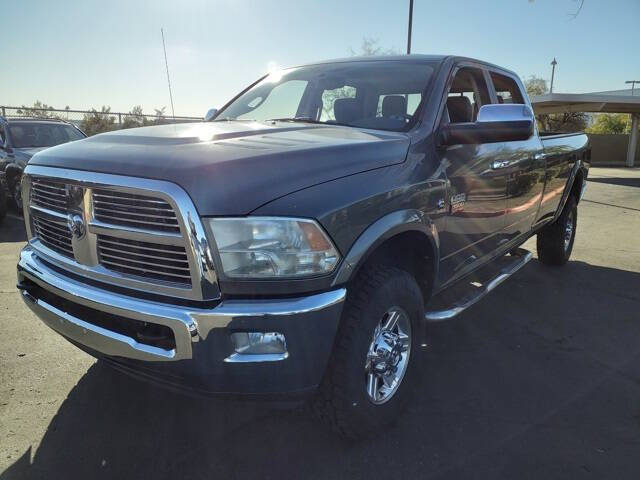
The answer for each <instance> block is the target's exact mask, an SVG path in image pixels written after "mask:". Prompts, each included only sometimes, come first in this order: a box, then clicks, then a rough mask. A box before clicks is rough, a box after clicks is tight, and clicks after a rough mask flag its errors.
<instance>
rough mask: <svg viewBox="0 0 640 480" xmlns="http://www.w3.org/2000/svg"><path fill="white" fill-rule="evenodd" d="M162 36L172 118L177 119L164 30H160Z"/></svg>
mask: <svg viewBox="0 0 640 480" xmlns="http://www.w3.org/2000/svg"><path fill="white" fill-rule="evenodd" d="M160 33H161V34H162V49H163V50H164V66H165V67H166V68H167V84H168V85H169V99H170V100H171V116H172V117H174V118H175V116H176V112H175V110H174V109H173V95H172V93H171V80H170V79H169V62H167V47H165V45H164V30H163V29H162V28H160Z"/></svg>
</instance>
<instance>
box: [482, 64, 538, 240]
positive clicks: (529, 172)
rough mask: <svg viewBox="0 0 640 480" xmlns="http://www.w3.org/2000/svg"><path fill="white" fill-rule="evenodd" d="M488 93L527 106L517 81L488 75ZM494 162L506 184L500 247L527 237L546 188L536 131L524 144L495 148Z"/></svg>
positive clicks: (499, 100) (498, 73)
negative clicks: (503, 176) (489, 88)
mask: <svg viewBox="0 0 640 480" xmlns="http://www.w3.org/2000/svg"><path fill="white" fill-rule="evenodd" d="M489 79H490V82H491V93H492V96H494V99H495V101H496V102H497V103H513V104H523V105H524V104H527V103H528V101H527V100H526V95H525V93H524V90H523V89H522V85H521V84H520V80H519V79H518V78H517V77H515V76H514V75H512V74H510V73H507V72H502V71H497V70H495V71H494V70H490V71H489ZM496 146H497V147H499V151H498V152H497V155H498V156H497V157H496V160H498V162H497V163H496V165H499V169H500V170H501V171H502V173H503V174H504V175H505V178H506V182H507V211H506V215H505V229H504V234H503V238H502V239H501V242H502V243H507V242H509V241H511V240H514V239H516V238H517V237H519V236H521V235H526V234H527V233H528V232H529V231H530V230H531V226H532V224H533V222H534V220H535V219H536V216H537V213H538V209H539V207H540V201H541V199H542V192H543V189H544V185H545V158H544V153H543V148H542V142H541V141H540V138H539V136H538V134H537V131H536V132H534V134H533V135H532V136H531V137H530V138H529V139H527V140H522V141H515V142H504V143H500V144H496Z"/></svg>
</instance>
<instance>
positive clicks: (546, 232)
mask: <svg viewBox="0 0 640 480" xmlns="http://www.w3.org/2000/svg"><path fill="white" fill-rule="evenodd" d="M577 224H578V205H577V203H576V199H575V197H573V196H571V197H569V199H568V200H567V203H566V204H565V206H564V209H563V210H562V213H561V214H560V216H559V217H558V219H557V220H556V221H555V222H553V223H552V224H551V225H548V226H547V227H545V228H544V229H543V230H542V231H541V232H540V233H538V238H537V249H538V259H539V260H540V261H541V262H542V263H544V264H546V265H557V266H560V265H564V264H565V263H567V262H568V261H569V257H570V256H571V252H572V250H573V242H574V241H575V238H576V226H577Z"/></svg>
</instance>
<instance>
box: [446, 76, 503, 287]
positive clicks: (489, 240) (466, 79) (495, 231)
mask: <svg viewBox="0 0 640 480" xmlns="http://www.w3.org/2000/svg"><path fill="white" fill-rule="evenodd" d="M488 85H489V84H488V78H487V76H486V72H485V71H484V70H483V69H482V68H479V67H478V68H476V67H473V66H462V67H458V69H457V71H454V73H453V74H452V76H451V77H450V80H449V86H448V88H447V96H446V98H445V99H443V103H444V107H443V111H442V116H441V121H440V126H441V127H442V126H444V125H446V124H447V123H465V122H474V121H475V120H476V117H477V114H478V111H479V109H480V107H481V106H482V105H485V104H488V103H491V95H490V93H489V87H488ZM437 151H438V152H439V155H440V159H439V160H440V165H441V168H443V169H444V171H445V172H446V175H447V179H448V181H449V185H448V189H447V190H448V193H447V197H448V202H447V205H446V206H445V208H448V209H449V215H448V216H447V221H446V227H445V229H444V231H443V232H441V234H440V238H441V257H440V258H441V264H440V269H441V275H442V276H441V278H442V281H443V283H447V282H448V281H451V280H453V279H455V278H457V277H459V276H462V275H464V274H465V273H466V272H468V271H469V270H471V269H473V268H475V267H476V266H477V265H478V264H480V263H481V262H482V260H483V259H485V258H486V257H487V256H489V255H490V254H491V253H492V252H493V251H494V250H495V249H496V247H497V246H498V243H499V240H500V235H501V233H502V231H503V229H504V212H505V209H506V191H507V183H506V176H505V172H504V171H501V170H495V169H493V168H492V163H493V162H494V161H495V160H496V158H497V157H498V156H499V155H501V151H500V147H499V146H498V145H497V144H495V143H487V144H470V145H450V146H447V147H441V148H439V149H438V150H437Z"/></svg>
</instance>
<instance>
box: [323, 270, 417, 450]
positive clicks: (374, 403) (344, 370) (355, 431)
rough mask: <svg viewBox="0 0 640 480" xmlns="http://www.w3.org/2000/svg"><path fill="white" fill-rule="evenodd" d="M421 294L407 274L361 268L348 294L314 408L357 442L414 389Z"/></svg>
mask: <svg viewBox="0 0 640 480" xmlns="http://www.w3.org/2000/svg"><path fill="white" fill-rule="evenodd" d="M422 321H424V303H423V297H422V293H421V291H420V288H419V287H418V284H417V283H416V281H415V279H414V278H413V277H412V276H411V275H410V274H408V273H407V272H405V271H403V270H400V269H398V268H395V267H388V266H384V265H372V266H367V267H365V268H364V270H363V271H362V272H361V273H360V274H359V275H358V278H357V279H356V281H355V282H354V285H353V286H352V288H350V290H349V294H348V297H347V304H346V305H345V310H344V312H343V318H342V322H341V325H340V328H339V330H338V334H337V337H336V341H335V345H334V349H333V353H332V358H331V360H330V364H329V367H328V370H327V373H326V374H325V378H324V381H323V384H322V386H321V387H320V391H319V392H318V395H317V397H316V399H315V401H314V410H315V412H316V414H317V415H318V416H320V417H321V418H322V419H323V420H325V421H327V422H329V423H330V424H331V426H332V427H333V428H334V429H335V430H337V431H338V432H339V433H341V434H343V435H345V436H348V437H351V438H359V437H365V436H368V435H370V434H372V433H374V432H376V431H380V430H381V429H383V428H385V427H387V426H388V425H389V424H390V423H392V422H393V420H395V418H397V416H398V415H399V414H400V412H401V411H402V409H403V408H404V406H405V404H406V402H407V400H408V399H409V398H410V394H411V393H412V391H413V390H415V388H416V381H417V378H418V376H417V373H418V372H417V371H416V370H417V369H416V365H417V364H418V361H417V359H416V357H417V356H418V352H419V346H418V344H419V341H418V332H419V331H420V322H422Z"/></svg>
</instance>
